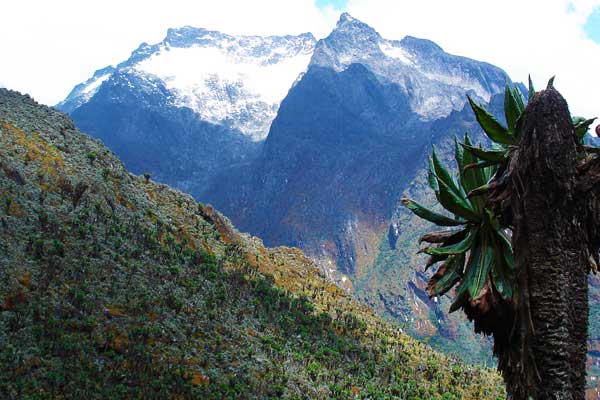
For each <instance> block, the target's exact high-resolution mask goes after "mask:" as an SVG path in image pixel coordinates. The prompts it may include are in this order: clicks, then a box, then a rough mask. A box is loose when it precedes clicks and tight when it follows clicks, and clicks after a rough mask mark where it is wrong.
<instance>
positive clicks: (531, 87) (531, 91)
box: [527, 75, 535, 101]
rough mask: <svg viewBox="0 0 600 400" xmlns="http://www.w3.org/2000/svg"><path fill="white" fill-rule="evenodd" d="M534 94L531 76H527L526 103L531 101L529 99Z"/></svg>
mask: <svg viewBox="0 0 600 400" xmlns="http://www.w3.org/2000/svg"><path fill="white" fill-rule="evenodd" d="M534 94H535V89H534V88H533V81H532V80H531V75H529V92H528V93H527V101H531V98H532V97H533V95H534Z"/></svg>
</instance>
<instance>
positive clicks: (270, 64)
mask: <svg viewBox="0 0 600 400" xmlns="http://www.w3.org/2000/svg"><path fill="white" fill-rule="evenodd" d="M315 42H316V40H315V38H314V37H313V36H312V34H309V33H308V34H301V35H298V36H291V35H288V36H269V37H261V36H230V35H226V34H223V33H220V32H217V31H210V30H207V29H203V28H194V27H190V26H185V27H182V28H178V29H169V30H168V32H167V35H166V37H165V39H164V40H163V41H162V42H160V43H158V44H155V45H148V44H146V43H142V44H141V45H140V46H139V47H138V48H137V49H136V50H135V51H134V52H133V53H132V55H131V57H130V58H129V59H128V60H127V61H125V62H123V63H121V64H119V65H118V66H117V68H116V70H118V71H120V72H126V73H130V74H136V75H138V76H139V77H144V76H148V77H152V79H153V80H154V79H155V78H158V79H159V80H160V81H161V82H162V84H164V86H165V87H166V88H167V90H168V91H169V93H170V96H169V99H170V102H171V105H174V106H177V107H187V108H190V109H192V110H193V111H194V112H196V113H197V114H198V115H199V117H200V118H201V119H202V120H204V121H207V122H210V123H213V124H216V125H224V126H227V127H228V128H232V129H235V130H238V131H239V132H241V133H242V134H244V135H247V136H249V137H251V138H252V139H254V140H262V139H264V138H265V137H266V135H267V133H268V130H269V127H270V124H271V122H272V120H273V119H274V118H275V115H276V113H277V110H278V108H279V104H280V102H281V101H282V100H283V98H284V97H285V96H286V94H287V92H288V90H289V88H290V87H291V86H292V84H293V83H294V81H295V80H296V79H297V78H298V76H299V75H300V74H301V73H302V72H304V71H305V70H306V68H307V66H308V64H309V61H310V57H311V55H312V52H313V49H314V45H315ZM105 70H106V71H107V72H106V73H105V74H99V73H96V74H94V76H93V77H92V78H90V79H89V80H87V81H86V82H84V83H82V84H80V85H78V86H77V87H76V88H75V89H74V90H73V91H72V92H71V94H70V95H69V97H68V98H67V99H66V100H65V101H64V102H62V103H60V104H59V107H60V108H62V109H64V110H66V111H71V110H73V109H75V108H77V107H79V106H81V105H82V104H84V103H86V102H87V101H88V100H89V99H90V98H91V96H93V94H94V93H95V92H96V91H97V90H98V88H99V86H100V85H101V84H102V83H103V82H104V81H105V80H106V79H108V78H110V77H111V74H112V73H113V72H114V71H115V69H114V68H112V67H108V68H106V69H105Z"/></svg>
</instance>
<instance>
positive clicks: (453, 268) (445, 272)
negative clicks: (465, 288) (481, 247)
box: [427, 254, 465, 297]
mask: <svg viewBox="0 0 600 400" xmlns="http://www.w3.org/2000/svg"><path fill="white" fill-rule="evenodd" d="M464 263H465V256H464V254H460V255H456V256H452V257H449V258H448V260H446V262H445V263H444V264H443V265H442V266H441V267H440V268H439V269H438V271H437V272H436V273H435V275H433V276H432V277H431V279H430V280H429V282H428V284H427V292H428V293H427V294H428V295H429V297H432V296H443V295H444V294H445V293H446V292H448V290H450V289H452V287H453V286H454V285H455V284H456V283H457V282H458V281H459V280H460V278H461V276H462V268H463V266H464Z"/></svg>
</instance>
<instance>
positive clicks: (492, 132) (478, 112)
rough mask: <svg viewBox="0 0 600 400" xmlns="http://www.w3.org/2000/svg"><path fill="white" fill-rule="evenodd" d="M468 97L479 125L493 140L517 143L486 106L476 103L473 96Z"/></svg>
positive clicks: (503, 142)
mask: <svg viewBox="0 0 600 400" xmlns="http://www.w3.org/2000/svg"><path fill="white" fill-rule="evenodd" d="M467 98H468V99H469V104H470V105H471V108H472V109H473V112H474V113H475V117H476V118H477V122H479V125H481V128H482V129H483V131H484V132H485V134H486V135H488V137H489V138H490V139H492V141H494V142H496V143H502V144H517V141H516V139H515V138H514V137H513V136H512V135H511V134H510V133H509V132H508V130H507V129H506V128H505V127H503V126H502V125H501V124H500V122H498V120H497V119H496V117H494V116H493V115H492V114H490V113H489V112H488V111H487V110H486V109H485V108H483V107H481V106H480V105H478V104H476V103H475V102H474V101H473V99H471V97H469V96H467Z"/></svg>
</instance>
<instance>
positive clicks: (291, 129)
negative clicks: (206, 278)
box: [207, 14, 509, 360]
mask: <svg viewBox="0 0 600 400" xmlns="http://www.w3.org/2000/svg"><path fill="white" fill-rule="evenodd" d="M507 81H509V78H508V76H507V75H506V74H505V73H504V72H503V71H502V70H500V69H498V68H496V67H494V66H491V65H489V64H485V63H481V62H477V61H474V60H470V59H466V58H463V57H457V56H453V55H450V54H447V53H445V52H444V51H443V50H442V49H441V48H440V47H439V46H437V45H436V44H434V43H432V42H430V41H427V40H422V39H416V38H412V37H407V38H404V39H403V40H400V41H394V40H387V39H385V38H382V37H381V36H380V35H379V34H378V33H377V32H376V31H375V30H373V29H372V28H371V27H369V26H368V25H366V24H364V23H362V22H360V21H358V20H356V19H354V18H352V17H351V16H349V15H347V14H344V15H342V16H341V18H340V20H339V22H338V24H337V26H336V28H335V29H334V30H333V32H332V33H331V34H330V35H329V36H328V37H327V38H325V39H323V40H321V41H319V42H318V43H317V45H316V47H315V52H314V54H313V57H312V59H311V63H310V66H309V69H308V71H307V72H306V74H304V75H303V76H302V78H301V79H300V80H299V81H298V82H297V83H296V84H295V85H294V87H293V88H292V89H291V90H290V92H289V94H288V96H287V97H286V98H285V100H284V101H283V102H282V104H281V106H280V109H279V112H278V115H277V117H276V118H275V120H274V121H273V124H272V126H271V131H270V133H269V136H268V137H267V140H266V141H265V144H264V147H263V149H261V151H260V155H259V156H258V157H257V159H256V160H255V161H254V162H253V163H252V165H251V167H249V168H246V169H245V170H244V171H240V172H239V173H237V174H235V177H234V178H233V179H231V178H230V177H229V176H230V175H229V176H228V179H222V180H221V181H220V182H224V184H221V183H219V184H218V185H214V186H213V187H212V190H210V191H209V192H208V193H207V200H208V201H211V202H212V203H214V204H216V205H217V206H218V207H219V208H220V209H221V210H223V212H224V213H225V214H227V215H229V216H230V217H231V218H232V220H233V221H235V223H236V224H237V225H238V226H239V227H240V229H242V230H246V231H249V232H251V233H253V234H256V235H259V236H261V237H263V239H264V240H265V242H266V243H268V244H270V245H275V244H281V243H286V244H289V245H294V246H298V247H300V248H302V249H303V250H304V251H306V252H307V253H308V254H309V255H310V256H311V257H313V258H314V259H315V260H317V262H318V264H319V265H320V266H321V268H322V269H323V271H324V272H325V273H326V274H327V275H328V276H329V277H330V278H331V279H333V280H335V281H336V282H338V283H339V284H340V285H341V286H343V287H345V288H346V289H347V290H349V291H351V292H354V293H355V294H356V295H358V296H359V297H361V298H362V299H364V300H366V301H368V302H369V303H370V304H371V305H372V306H374V307H375V308H376V309H378V310H379V311H380V312H382V313H383V314H385V315H387V316H388V317H390V318H393V319H396V320H399V321H402V322H403V323H404V324H405V326H406V327H407V329H408V330H409V331H411V332H413V333H414V334H416V335H419V336H422V337H430V338H435V339H433V340H434V342H436V344H439V345H440V346H441V347H444V348H446V349H449V350H452V351H457V352H460V353H463V354H464V353H465V352H468V353H470V354H474V353H478V354H479V351H480V350H481V351H482V354H479V355H477V356H474V359H479V360H483V359H485V360H489V352H488V351H487V350H485V349H486V347H487V343H486V342H485V340H484V341H483V342H480V340H481V339H479V338H476V337H475V336H474V335H473V334H472V333H470V331H469V329H468V327H467V326H466V325H465V324H464V322H463V319H462V318H461V317H460V316H454V315H453V316H451V317H445V316H444V315H445V311H446V310H447V304H445V300H439V302H436V301H434V300H429V299H427V296H426V295H425V293H424V291H423V287H424V284H423V282H424V280H425V276H423V275H422V274H421V273H420V272H419V271H418V269H417V268H418V267H420V265H419V264H418V263H417V262H416V259H415V256H414V252H416V248H415V247H416V246H415V245H413V244H412V243H411V241H410V240H411V239H413V238H414V237H415V235H416V234H417V232H416V231H414V230H412V231H411V228H410V227H409V226H407V225H405V224H406V222H407V221H406V217H404V216H403V215H404V214H403V210H402V208H401V206H399V199H400V197H401V196H402V193H403V192H405V191H407V190H412V191H413V192H415V191H416V192H417V193H414V195H413V197H416V198H419V199H422V200H424V201H425V202H426V201H427V196H428V194H427V192H426V191H425V186H426V185H419V184H418V183H414V182H419V180H420V179H421V177H420V176H421V174H422V172H421V171H422V170H423V168H424V166H425V165H426V157H427V155H428V154H429V153H430V151H431V146H432V145H433V144H437V145H439V146H441V149H442V150H443V151H444V152H446V154H449V153H450V151H451V150H452V149H453V146H454V144H453V141H452V139H451V138H453V137H454V135H463V134H464V132H465V130H470V131H471V133H473V134H475V135H476V136H477V135H478V134H479V131H478V129H477V127H476V123H475V121H474V118H473V116H472V114H471V112H470V109H467V108H465V103H466V95H467V94H469V95H471V96H472V97H474V98H476V99H478V101H480V102H484V103H487V102H491V101H493V102H496V103H499V101H498V100H499V97H500V96H498V94H499V93H500V92H501V91H503V88H504V85H505V83H506V82H507ZM496 108H498V107H496ZM447 158H448V159H450V157H447ZM425 228H426V227H425V226H422V225H421V226H419V227H418V229H425ZM440 338H441V339H440ZM473 343H475V345H473ZM473 347H475V348H477V350H475V351H474V350H473Z"/></svg>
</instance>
